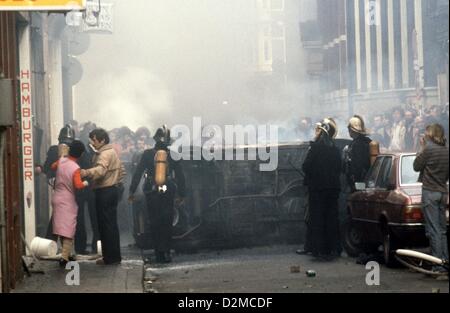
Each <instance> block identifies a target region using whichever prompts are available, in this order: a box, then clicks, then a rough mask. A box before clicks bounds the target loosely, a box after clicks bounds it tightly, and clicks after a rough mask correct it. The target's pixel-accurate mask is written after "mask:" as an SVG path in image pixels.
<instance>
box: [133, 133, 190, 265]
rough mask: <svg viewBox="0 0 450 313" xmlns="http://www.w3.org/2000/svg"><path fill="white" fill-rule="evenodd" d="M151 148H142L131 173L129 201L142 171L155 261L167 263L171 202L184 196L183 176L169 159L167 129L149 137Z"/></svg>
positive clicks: (172, 208) (182, 199) (172, 206)
mask: <svg viewBox="0 0 450 313" xmlns="http://www.w3.org/2000/svg"><path fill="white" fill-rule="evenodd" d="M153 139H154V140H155V147H154V148H152V149H148V150H145V151H144V154H143V155H142V157H141V160H140V162H139V164H138V165H137V167H136V170H135V172H134V175H133V178H132V181H131V185H130V190H129V198H128V200H129V201H130V202H133V201H134V193H135V192H136V189H137V187H138V185H139V182H140V180H141V178H142V175H143V174H144V172H145V182H144V187H143V189H144V194H145V198H146V202H147V209H148V216H149V222H150V237H151V240H152V245H153V247H154V249H155V255H156V262H157V263H169V262H171V256H170V248H171V241H172V221H173V210H174V204H175V202H177V204H181V203H182V202H184V197H185V178H184V174H183V171H182V168H181V165H180V163H179V162H176V161H174V160H173V158H172V155H171V151H170V150H169V145H170V130H169V129H167V127H166V126H163V127H161V128H159V129H158V130H157V132H156V134H155V136H154V137H153Z"/></svg>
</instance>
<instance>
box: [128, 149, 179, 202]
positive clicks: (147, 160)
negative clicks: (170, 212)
mask: <svg viewBox="0 0 450 313" xmlns="http://www.w3.org/2000/svg"><path fill="white" fill-rule="evenodd" d="M155 154H156V150H155V149H149V150H145V151H144V153H143V154H142V157H141V160H140V161H139V163H138V165H137V167H136V171H135V172H134V174H133V178H132V180H131V185H130V195H132V194H134V193H135V192H136V189H137V187H138V186H139V183H140V181H141V178H142V175H143V174H144V173H145V174H146V179H145V182H144V193H148V192H151V191H153V187H154V182H153V177H154V175H155ZM168 161H169V171H168V176H169V177H168V181H170V182H174V183H175V184H176V187H177V192H178V195H179V196H180V197H184V196H185V194H186V191H185V190H186V187H185V177H184V173H183V170H182V168H181V165H180V163H179V162H177V161H174V160H173V159H172V157H171V154H170V151H169V157H168Z"/></svg>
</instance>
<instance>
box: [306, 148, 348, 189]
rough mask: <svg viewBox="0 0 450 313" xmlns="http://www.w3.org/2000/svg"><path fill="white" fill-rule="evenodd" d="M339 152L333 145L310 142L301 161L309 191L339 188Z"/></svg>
mask: <svg viewBox="0 0 450 313" xmlns="http://www.w3.org/2000/svg"><path fill="white" fill-rule="evenodd" d="M341 168H342V161H341V153H340V151H339V149H338V148H337V147H336V146H335V145H330V146H328V145H325V144H322V143H318V142H312V143H311V147H310V149H309V151H308V154H307V156H306V159H305V161H304V163H303V167H302V169H303V172H304V173H305V184H306V185H307V186H308V188H309V189H310V191H324V190H340V188H341V182H340V173H341Z"/></svg>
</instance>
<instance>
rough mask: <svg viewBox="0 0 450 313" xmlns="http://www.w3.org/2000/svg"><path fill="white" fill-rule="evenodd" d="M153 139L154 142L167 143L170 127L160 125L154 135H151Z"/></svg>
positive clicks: (168, 141)
mask: <svg viewBox="0 0 450 313" xmlns="http://www.w3.org/2000/svg"><path fill="white" fill-rule="evenodd" d="M153 139H155V141H156V143H163V144H166V145H169V144H170V129H168V128H167V126H166V125H163V126H162V127H160V128H158V130H157V131H156V133H155V136H153Z"/></svg>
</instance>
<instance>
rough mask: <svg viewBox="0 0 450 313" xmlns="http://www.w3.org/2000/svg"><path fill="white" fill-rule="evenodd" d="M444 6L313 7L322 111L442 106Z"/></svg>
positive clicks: (409, 0)
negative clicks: (320, 60) (319, 45)
mask: <svg viewBox="0 0 450 313" xmlns="http://www.w3.org/2000/svg"><path fill="white" fill-rule="evenodd" d="M448 5H449V4H448V1H439V0H427V1H423V0H320V1H317V21H316V22H315V23H316V26H317V27H318V28H319V29H320V34H319V35H318V36H317V37H318V39H319V40H320V41H321V43H322V49H321V51H320V52H319V53H320V54H321V55H322V56H323V71H322V73H321V75H320V76H321V77H320V80H321V90H322V94H323V97H322V99H321V102H322V110H323V111H324V112H331V113H335V114H342V115H350V114H352V113H356V112H357V113H360V114H369V113H370V112H373V109H374V108H377V110H387V109H389V108H391V107H393V106H397V105H411V106H414V107H416V108H417V109H418V110H423V109H425V108H427V107H430V106H431V105H435V104H442V105H445V103H447V102H448V87H445V82H446V81H447V79H448V78H447V77H448V75H447V74H445V73H446V68H447V66H445V64H448Z"/></svg>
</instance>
